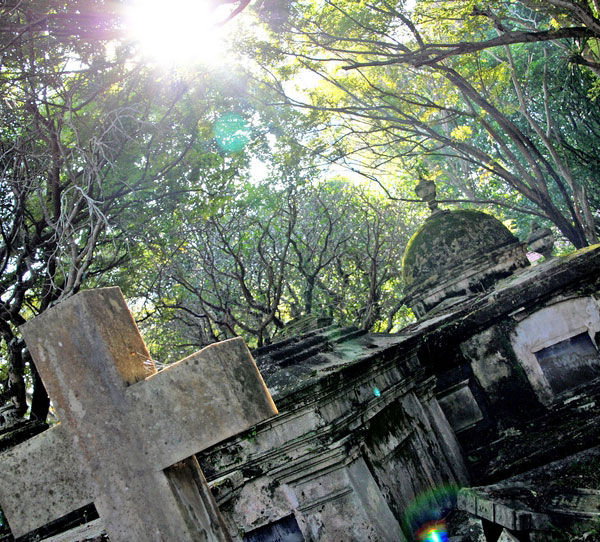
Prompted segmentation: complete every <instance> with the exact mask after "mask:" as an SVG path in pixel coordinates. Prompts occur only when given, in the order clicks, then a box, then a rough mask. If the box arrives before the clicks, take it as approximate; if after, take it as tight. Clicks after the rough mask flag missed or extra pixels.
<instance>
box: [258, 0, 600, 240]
mask: <svg viewBox="0 0 600 542" xmlns="http://www.w3.org/2000/svg"><path fill="white" fill-rule="evenodd" d="M526 4H528V3H520V2H497V3H490V4H489V5H490V6H491V7H490V8H489V9H487V11H486V12H485V14H483V13H480V11H481V10H478V9H476V7H475V3H474V2H467V1H465V2H435V3H432V2H427V1H422V2H417V5H416V8H415V10H414V11H413V12H410V11H408V10H407V9H405V8H404V7H403V3H402V2H399V3H395V4H391V3H387V2H384V3H382V4H378V5H377V6H374V5H371V4H369V3H367V2H357V3H351V4H350V3H347V2H344V1H342V0H330V1H328V2H325V3H324V4H323V5H321V4H318V5H317V4H316V3H306V4H303V5H302V6H299V7H298V9H297V10H296V12H295V14H294V15H295V16H294V17H293V18H292V19H290V23H289V27H288V33H286V34H284V35H283V36H282V41H281V43H280V44H279V46H278V52H279V53H280V54H281V55H283V60H282V61H281V63H280V66H281V71H280V72H279V76H278V77H279V78H285V77H286V76H287V74H288V73H289V72H290V69H289V65H290V63H291V59H293V60H294V62H295V65H296V66H297V69H296V73H297V72H299V71H300V72H301V71H304V72H312V73H316V74H319V75H320V76H321V80H322V84H321V85H320V86H318V87H315V88H314V91H313V92H312V93H311V94H310V96H308V97H306V98H304V99H301V98H297V97H295V98H292V97H290V96H287V98H286V99H287V100H289V101H291V102H292V103H294V104H295V105H297V106H299V107H303V108H306V109H309V110H313V111H320V112H322V113H323V114H328V115H329V118H328V120H327V121H324V122H327V126H328V130H329V132H330V141H331V146H330V148H331V150H330V151H329V157H330V159H331V160H332V161H337V162H342V161H343V162H345V163H350V164H353V165H354V167H355V168H356V169H359V170H360V171H361V172H362V173H364V174H366V175H369V176H371V177H373V178H379V179H380V180H381V178H382V177H383V178H385V177H386V176H391V173H388V171H390V170H392V169H393V168H399V167H402V166H404V167H407V166H408V167H412V168H417V169H418V168H421V169H422V170H425V171H426V173H427V174H429V175H434V176H438V177H439V179H440V180H446V183H447V184H448V178H449V177H450V175H446V174H445V170H446V169H447V166H446V164H448V163H452V162H457V163H460V164H462V165H461V166H460V167H459V166H455V165H451V166H449V169H451V170H453V171H461V172H463V174H464V176H465V177H466V179H465V180H464V181H463V183H465V184H466V183H469V184H470V185H471V188H472V189H471V190H470V191H469V192H470V193H469V192H466V193H465V192H464V191H463V192H461V193H459V194H458V198H456V197H455V198H452V197H447V199H463V200H464V199H466V198H468V199H471V200H472V201H473V202H474V203H485V204H490V203H494V204H496V205H501V206H503V207H505V208H509V209H512V210H513V211H516V212H519V213H526V214H529V215H533V216H538V217H541V218H543V219H546V220H549V221H550V222H552V223H553V224H555V225H556V227H557V228H558V230H559V231H560V232H561V233H562V234H563V235H564V236H565V237H566V238H567V239H568V240H569V241H570V242H571V243H572V244H573V245H574V246H575V247H581V246H584V245H586V244H588V243H590V242H596V240H597V235H598V232H597V224H596V221H595V216H594V215H595V213H596V212H597V209H595V208H593V207H592V206H591V200H590V196H589V194H590V192H591V190H590V186H589V182H590V179H592V178H593V176H592V175H591V173H592V171H593V168H589V167H588V164H586V160H585V159H584V158H583V154H581V153H580V149H578V150H577V151H575V152H572V150H569V149H567V147H566V146H565V142H566V141H567V139H568V138H567V137H566V136H565V135H564V133H562V130H561V125H560V122H559V119H560V117H561V116H562V115H563V113H562V111H561V109H560V105H561V104H560V102H558V101H557V100H556V96H555V95H552V94H551V93H550V91H549V89H551V88H557V87H559V86H560V85H561V83H562V81H564V76H563V77H561V78H558V79H557V77H558V73H557V72H556V70H552V69H547V70H546V71H544V70H541V69H535V70H529V71H527V65H529V66H539V65H540V64H545V65H546V66H548V68H549V67H550V66H553V65H557V63H558V66H562V69H563V70H565V71H566V73H573V74H574V75H573V77H579V78H580V82H583V81H586V83H585V84H586V85H588V87H587V91H590V90H591V85H590V81H589V80H586V78H585V76H583V74H578V73H577V72H570V71H569V68H568V67H567V65H566V60H568V59H565V60H563V57H562V55H563V53H564V50H565V47H567V48H569V47H572V46H574V42H575V41H577V40H581V39H586V40H587V42H588V43H589V42H590V40H592V39H596V37H595V34H594V32H595V30H594V28H595V27H594V24H593V23H594V20H593V17H595V12H593V11H591V12H590V13H591V16H592V19H589V17H588V18H587V19H585V20H586V21H588V22H589V25H590V27H587V26H586V27H585V28H583V30H582V28H581V27H576V28H577V30H572V29H571V27H570V26H565V27H564V28H563V30H565V32H564V33H563V34H561V33H560V32H558V30H557V32H558V33H556V34H552V33H551V32H554V31H553V30H548V29H547V28H546V29H544V28H545V26H546V27H548V26H550V25H551V24H552V20H553V19H552V18H551V16H550V13H549V12H548V11H547V10H545V11H543V10H537V11H536V10H532V9H531V8H530V7H529V6H528V5H526ZM573 4H575V3H573ZM536 5H537V4H536ZM590 6H591V7H590V9H591V10H593V9H594V8H593V6H592V5H591V4H590ZM572 7H573V10H572V13H575V12H577V13H579V12H578V11H577V10H576V9H575V6H572ZM496 8H497V9H496ZM450 10H452V11H450ZM572 13H571V12H570V11H567V12H566V15H564V16H565V17H566V16H568V15H572ZM586 13H587V12H586ZM463 15H466V16H467V17H466V22H462V16H463ZM584 15H585V13H580V15H579V17H580V19H578V21H579V20H581V21H583V20H584ZM588 15H589V14H588ZM588 19H589V20H588ZM499 21H500V22H499ZM501 21H507V22H505V24H504V26H503V25H502V24H501ZM521 21H522V22H523V23H522V25H521V26H523V28H519V29H517V30H515V29H513V28H512V27H509V24H511V25H513V26H514V25H517V23H519V22H521ZM526 23H527V24H530V25H534V26H535V28H537V29H538V30H539V32H545V33H546V34H543V35H541V34H540V35H536V40H537V41H535V42H534V43H532V44H531V43H530V42H531V40H529V39H526V36H525V34H526V32H527V31H529V30H527V29H526V28H524V26H525V24H526ZM498 24H500V26H501V27H502V28H503V29H504V30H498V28H496V27H497V25H498ZM573 28H575V27H573ZM567 29H571V30H569V32H570V34H569V32H566V30H567ZM538 30H535V32H538ZM559 30H560V29H559ZM498 32H500V38H502V39H499V36H498ZM515 32H517V33H519V36H517V35H516V34H515ZM549 32H550V34H549ZM567 35H568V36H569V37H570V39H571V42H569V41H565V42H563V41H561V40H562V39H563V37H564V36H567ZM497 38H498V39H497ZM546 38H548V39H546ZM559 38H560V39H559ZM463 44H470V45H469V46H468V47H467V46H464V45H463ZM459 46H460V47H459ZM269 73H270V74H274V73H276V70H273V69H272V68H270V70H269ZM271 81H272V86H273V87H274V88H279V89H280V90H283V89H284V88H285V85H282V83H281V81H279V80H276V79H271ZM536 87H537V88H540V89H546V90H545V91H544V92H535V90H534V89H535V88H536ZM563 95H564V94H563ZM571 104H572V105H575V106H576V111H577V110H579V111H581V112H583V111H589V110H591V109H592V107H591V105H592V104H591V101H590V98H588V97H586V93H583V94H581V93H579V94H578V96H577V100H575V99H572V100H571ZM576 115H579V113H576ZM596 120H597V119H594V120H593V121H592V123H593V124H594V125H595V123H596ZM593 133H594V132H592V134H593ZM571 146H572V140H571ZM567 154H568V155H569V157H568V159H567ZM358 164H360V165H358ZM594 167H595V166H594ZM386 169H387V171H386ZM590 169H591V170H590ZM492 179H493V180H494V181H493V182H494V183H496V185H497V188H496V189H495V190H494V191H493V194H492V195H491V197H490V194H489V192H490V190H489V188H490V187H491V186H492V183H491V182H490V180H492ZM498 181H500V182H498ZM388 186H389V185H388ZM442 189H443V191H445V192H446V194H447V196H451V195H452V191H451V190H450V191H449V190H448V189H447V188H445V187H442ZM402 192H403V191H401V192H400V194H399V196H400V197H404V198H406V196H405V195H404V194H403V193H402ZM473 196H475V197H473Z"/></svg>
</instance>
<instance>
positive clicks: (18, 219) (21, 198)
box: [0, 2, 227, 420]
mask: <svg viewBox="0 0 600 542" xmlns="http://www.w3.org/2000/svg"><path fill="white" fill-rule="evenodd" d="M103 6H104V4H103V3H102V2H80V3H77V4H76V5H75V3H68V4H65V5H62V6H58V7H56V6H55V7H51V6H47V5H46V4H45V3H43V2H39V3H38V2H32V3H17V4H14V5H12V4H10V5H9V4H5V5H3V6H2V8H1V9H2V29H1V30H2V31H1V32H0V39H1V40H2V43H1V45H0V47H1V48H2V51H3V57H2V71H1V72H0V97H1V100H0V115H1V117H2V128H0V168H1V172H2V176H1V177H0V235H1V238H0V337H1V340H2V342H1V345H0V352H1V353H2V358H3V360H2V362H1V363H0V401H5V400H7V399H9V400H11V401H12V402H13V403H14V404H15V406H16V407H17V410H18V412H19V413H20V414H24V413H25V411H26V409H27V407H28V404H27V398H26V395H27V393H28V388H30V389H31V390H32V399H31V415H32V416H34V417H37V418H39V419H42V420H43V419H45V418H46V414H47V412H48V407H49V401H48V397H47V394H46V392H45V390H44V388H43V384H42V382H41V380H40V379H39V376H38V375H37V372H36V370H35V366H34V364H33V363H32V361H31V359H30V357H29V354H28V351H27V349H26V347H25V344H24V342H23V340H22V338H21V336H20V334H19V331H18V326H20V325H21V324H23V323H24V322H25V321H26V320H28V319H29V318H31V317H32V316H35V315H37V314H40V313H41V312H43V311H45V310H47V309H48V308H49V307H51V306H52V305H54V304H55V303H57V302H59V301H60V300H62V299H64V298H65V297H67V296H70V295H72V294H74V293H76V292H77V291H78V290H79V289H80V288H81V287H82V286H83V285H84V284H85V285H87V286H88V287H90V286H98V285H103V284H107V283H111V280H114V279H115V277H118V276H122V275H123V274H127V269H128V267H129V269H130V268H131V267H135V266H136V265H139V263H138V262H133V261H132V258H133V257H140V256H141V255H142V254H143V248H142V247H141V244H138V242H139V241H140V240H141V239H143V234H142V233H141V232H142V231H143V228H145V227H147V226H148V225H149V224H152V222H153V221H156V220H157V218H159V217H161V216H166V214H167V213H168V212H169V211H172V210H173V209H174V208H177V206H178V205H184V204H185V203H186V202H188V203H189V199H190V194H193V195H196V194H198V193H199V192H201V191H202V186H201V185H202V183H201V182H199V181H198V175H199V172H200V170H201V161H202V159H203V145H204V141H202V140H200V138H201V137H203V136H204V137H207V138H208V139H209V140H212V124H211V123H210V122H208V121H209V120H213V121H214V120H216V119H215V118H212V119H209V118H208V117H209V115H213V116H214V100H215V98H216V99H218V100H219V101H220V106H221V107H225V106H226V104H227V98H226V97H223V94H218V93H216V94H217V95H215V93H214V92H213V93H212V94H211V90H210V88H211V87H210V85H208V86H206V83H207V81H208V77H207V76H206V74H201V73H200V74H198V75H197V78H198V79H202V83H203V84H202V85H197V84H195V81H194V80H188V81H183V80H178V79H177V78H174V79H172V78H170V77H169V75H162V76H161V75H158V74H157V73H154V72H153V71H152V70H151V69H150V68H149V67H146V66H143V65H141V64H139V63H137V62H135V60H134V58H133V57H132V54H131V51H130V49H129V48H128V47H127V46H126V45H122V44H119V43H113V44H112V45H113V47H112V49H114V52H111V48H107V47H106V38H107V37H113V35H114V33H113V31H114V32H117V33H118V32H119V31H120V29H119V27H118V22H115V19H114V18H113V19H111V18H110V16H104V15H98V20H97V19H96V18H93V17H91V16H86V15H85V14H86V13H89V12H90V10H94V12H97V11H98V10H100V9H101V8H102V7H103ZM98 12H99V11H98ZM109 15H110V14H109ZM74 21H75V22H74ZM98 21H100V22H98ZM111 21H112V22H111ZM60 25H64V26H60ZM61 28H63V30H61ZM81 38H83V39H81ZM201 119H202V120H203V122H202V123H201V124H200V125H199V121H200V120H201ZM191 155H193V156H194V158H193V159H190V157H191ZM163 224H164V222H163ZM124 269H125V272H123V270H124ZM120 273H121V275H120ZM129 273H131V272H130V271H129Z"/></svg>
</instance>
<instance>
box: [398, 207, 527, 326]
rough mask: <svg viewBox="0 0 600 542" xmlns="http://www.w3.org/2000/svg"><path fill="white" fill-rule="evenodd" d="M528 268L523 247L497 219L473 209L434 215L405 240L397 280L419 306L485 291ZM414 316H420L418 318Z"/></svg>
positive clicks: (429, 306) (424, 310)
mask: <svg viewBox="0 0 600 542" xmlns="http://www.w3.org/2000/svg"><path fill="white" fill-rule="evenodd" d="M526 265H528V261H527V258H526V256H525V251H524V248H523V244H522V243H520V242H519V240H518V239H517V238H516V237H515V236H514V235H513V234H512V233H511V232H510V231H509V230H508V228H506V226H504V225H503V224H502V222H500V221H499V220H498V219H497V218H495V217H493V216H492V215H489V214H487V213H483V212H481V211H474V210H464V209H462V210H455V211H436V212H434V213H433V214H432V215H431V216H430V217H429V218H428V219H427V220H426V221H425V223H424V224H423V225H422V226H421V227H420V228H419V229H418V230H417V232H416V233H415V234H414V235H413V237H412V238H411V239H410V241H409V242H408V245H407V247H406V250H405V252H404V257H403V258H402V279H403V281H404V286H405V288H406V289H407V291H408V297H409V298H412V299H413V300H414V301H415V302H417V301H425V304H424V305H423V306H421V307H418V308H417V310H415V307H414V306H413V310H415V312H416V313H417V315H418V316H421V315H423V314H425V313H427V312H429V311H430V310H431V309H432V308H433V307H435V306H436V305H438V304H439V303H441V302H442V301H444V300H445V299H447V298H452V297H455V298H457V297H460V296H464V295H467V296H468V295H472V294H474V293H475V292H476V291H479V292H481V291H485V290H487V289H488V288H489V287H491V286H492V285H493V284H494V283H495V282H496V280H498V279H499V278H502V277H505V276H507V275H509V274H511V273H512V272H513V271H514V270H515V269H517V268H520V267H524V266H526ZM419 313H420V314H419Z"/></svg>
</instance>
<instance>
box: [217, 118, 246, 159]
mask: <svg viewBox="0 0 600 542" xmlns="http://www.w3.org/2000/svg"><path fill="white" fill-rule="evenodd" d="M213 135H214V138H215V141H216V142H217V145H219V147H220V148H221V149H222V150H223V151H225V152H238V151H241V150H242V149H243V148H244V147H245V146H246V144H247V143H248V142H249V141H250V124H249V123H248V121H247V120H246V119H245V118H244V117H242V116H241V115H238V114H237V113H225V114H224V115H222V116H221V117H220V118H219V119H218V120H217V121H216V122H215V125H214V127H213Z"/></svg>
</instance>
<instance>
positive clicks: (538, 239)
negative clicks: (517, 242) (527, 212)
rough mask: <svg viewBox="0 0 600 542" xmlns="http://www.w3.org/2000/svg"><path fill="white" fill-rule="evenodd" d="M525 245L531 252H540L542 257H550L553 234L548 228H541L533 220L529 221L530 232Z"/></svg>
mask: <svg viewBox="0 0 600 542" xmlns="http://www.w3.org/2000/svg"><path fill="white" fill-rule="evenodd" d="M527 246H528V248H529V249H530V250H532V251H533V252H537V253H538V254H541V255H542V256H543V257H544V259H546V260H548V259H550V258H552V250H553V249H554V235H553V234H552V230H551V229H550V228H542V227H541V226H540V225H539V224H538V223H537V222H536V221H535V220H532V221H531V232H530V233H529V236H528V237H527Z"/></svg>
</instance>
